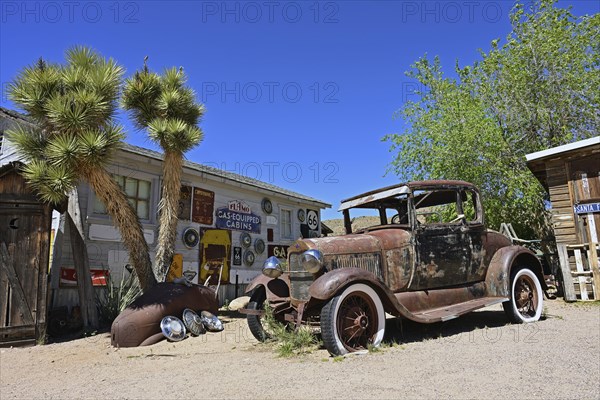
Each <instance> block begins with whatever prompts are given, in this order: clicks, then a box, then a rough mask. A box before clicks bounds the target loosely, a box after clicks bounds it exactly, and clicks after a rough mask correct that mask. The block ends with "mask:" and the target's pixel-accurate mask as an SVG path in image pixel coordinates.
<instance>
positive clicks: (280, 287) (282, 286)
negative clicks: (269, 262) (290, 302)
mask: <svg viewBox="0 0 600 400" xmlns="http://www.w3.org/2000/svg"><path fill="white" fill-rule="evenodd" d="M260 287H263V288H264V289H265V292H266V294H267V300H268V301H269V302H272V301H277V300H284V299H289V297H290V276H289V275H288V274H282V275H281V276H280V277H279V278H275V279H273V278H269V277H268V276H265V275H263V274H260V275H258V276H257V277H256V278H254V279H253V280H252V282H250V284H249V285H248V286H247V287H246V291H245V293H246V294H251V293H253V292H254V291H255V290H256V289H257V288H260Z"/></svg>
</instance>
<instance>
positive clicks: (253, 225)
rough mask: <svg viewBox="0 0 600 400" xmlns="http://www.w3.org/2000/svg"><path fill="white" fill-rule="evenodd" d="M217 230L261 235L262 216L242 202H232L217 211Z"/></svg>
mask: <svg viewBox="0 0 600 400" xmlns="http://www.w3.org/2000/svg"><path fill="white" fill-rule="evenodd" d="M216 225H217V228H220V229H232V230H236V231H246V232H253V233H260V216H258V215H256V214H254V213H253V212H252V210H251V209H250V206H248V205H247V204H246V203H244V202H243V201H241V200H233V201H230V202H229V204H228V205H227V207H220V208H218V209H217V222H216Z"/></svg>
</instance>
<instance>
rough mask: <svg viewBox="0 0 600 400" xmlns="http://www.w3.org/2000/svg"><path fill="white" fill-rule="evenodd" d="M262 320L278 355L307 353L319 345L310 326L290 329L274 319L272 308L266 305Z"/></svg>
mask: <svg viewBox="0 0 600 400" xmlns="http://www.w3.org/2000/svg"><path fill="white" fill-rule="evenodd" d="M263 321H264V326H265V330H266V331H267V332H268V333H269V336H270V338H271V340H272V341H273V342H274V343H275V344H276V346H275V348H276V351H277V354H278V355H279V357H292V356H295V355H302V354H309V353H311V352H312V351H313V350H315V349H317V348H319V347H320V346H321V342H320V340H318V339H317V337H316V335H315V334H314V333H313V331H312V330H311V329H310V328H308V327H306V326H301V327H299V328H298V329H295V330H293V329H290V326H289V325H288V324H283V323H281V322H279V321H278V320H277V319H275V317H274V316H273V309H272V308H271V307H269V306H268V305H265V318H264V320H263Z"/></svg>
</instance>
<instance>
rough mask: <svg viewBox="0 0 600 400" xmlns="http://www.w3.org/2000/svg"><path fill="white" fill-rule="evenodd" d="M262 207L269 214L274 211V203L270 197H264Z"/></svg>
mask: <svg viewBox="0 0 600 400" xmlns="http://www.w3.org/2000/svg"><path fill="white" fill-rule="evenodd" d="M261 207H262V209H263V211H264V212H265V213H267V214H271V213H272V212H273V203H271V200H269V199H263V201H262V203H261Z"/></svg>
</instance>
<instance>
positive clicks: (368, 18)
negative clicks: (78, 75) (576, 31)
mask: <svg viewBox="0 0 600 400" xmlns="http://www.w3.org/2000/svg"><path fill="white" fill-rule="evenodd" d="M558 4H559V6H567V5H572V6H573V12H574V14H575V15H583V14H594V13H598V12H600V2H599V1H592V0H561V1H559V3H558ZM512 6H513V2H512V1H487V0H478V1H469V0H465V1H462V0H459V1H337V2H334V1H319V2H317V1H267V0H260V1H229V2H223V1H172V2H167V1H81V0H80V1H49V2H44V1H36V2H24V1H3V2H0V19H1V25H0V46H1V47H0V81H1V82H2V88H3V92H4V89H5V88H6V84H7V83H8V82H10V81H11V80H12V79H13V78H14V77H15V76H16V74H17V73H18V71H19V70H20V69H21V68H22V67H23V66H25V65H27V64H30V63H32V62H34V61H35V60H37V59H38V58H39V57H40V56H42V57H44V58H45V59H48V60H51V61H55V62H61V61H63V59H64V51H65V50H66V49H67V48H69V47H70V46H73V45H77V44H81V45H86V46H91V47H93V48H95V49H96V50H97V51H99V52H100V53H101V54H102V55H104V56H105V57H113V58H115V59H116V60H117V61H119V62H120V63H121V64H122V65H123V66H124V67H125V68H126V69H127V75H129V74H132V73H133V72H134V71H135V70H136V69H138V68H140V67H141V66H142V65H143V59H144V56H146V55H147V56H149V63H148V65H149V66H150V68H152V69H154V70H159V71H160V70H162V69H163V68H166V67H170V66H177V67H179V66H183V67H184V69H185V71H186V73H187V74H188V76H189V78H190V80H189V84H190V85H191V86H192V87H193V88H194V89H195V90H196V92H197V94H198V99H199V100H200V101H202V102H203V103H204V104H205V107H206V110H207V111H206V115H205V117H204V120H203V122H202V125H201V126H202V128H203V130H204V132H205V139H204V141H203V143H202V144H201V145H200V146H199V147H197V148H196V149H194V150H192V151H190V152H189V153H188V154H187V158H188V159H190V160H192V161H194V162H198V163H204V164H208V165H211V166H214V167H218V168H222V169H227V170H229V171H232V172H237V173H241V174H244V175H247V176H250V177H253V178H258V179H261V180H264V181H267V182H270V183H273V184H276V185H279V186H282V187H285V188H287V189H290V190H294V191H297V192H300V193H303V194H307V195H310V196H313V197H316V198H318V199H321V200H324V201H326V202H328V203H331V204H332V205H333V208H332V209H329V210H325V211H324V213H323V219H329V218H337V217H338V216H339V215H338V213H337V211H336V210H337V207H338V205H339V202H340V200H342V199H344V198H347V197H349V196H352V195H355V194H358V193H361V192H364V191H367V190H371V189H374V188H377V187H380V186H384V185H389V184H393V183H395V182H397V179H396V178H395V177H394V176H391V175H389V176H385V177H384V174H385V171H386V167H387V165H388V164H389V163H390V161H391V160H392V154H390V153H389V151H388V149H389V143H385V142H381V138H382V137H383V136H384V135H386V134H388V133H394V132H400V131H401V130H402V129H403V123H402V121H401V120H397V119H394V118H393V114H394V112H395V111H396V110H397V109H399V108H400V107H401V106H402V104H403V103H404V102H405V101H406V100H409V99H411V98H412V99H414V97H412V96H414V95H411V91H412V90H414V89H415V83H414V82H413V81H412V80H410V79H408V78H407V77H406V76H405V75H404V72H405V71H407V70H408V69H409V68H410V65H411V64H412V63H413V62H414V61H416V60H417V59H418V58H419V57H421V56H423V55H425V54H428V55H429V56H431V57H433V56H435V55H439V56H440V58H441V61H442V65H443V66H444V68H445V70H446V71H447V72H448V73H450V74H451V73H452V71H453V68H454V65H455V62H456V60H458V61H459V62H460V64H461V65H465V64H471V63H472V62H473V61H475V60H477V59H478V57H479V56H478V54H479V53H478V51H479V49H483V50H484V51H487V50H488V49H489V44H490V42H491V41H492V40H493V39H496V38H501V39H503V38H505V37H506V35H507V34H508V32H509V31H510V24H509V21H508V14H509V11H510V9H511V8H512ZM1 104H2V106H4V107H8V108H14V106H13V105H12V104H11V103H10V102H9V101H8V100H7V99H6V96H5V95H4V94H3V96H2V101H1ZM120 118H121V123H123V124H124V125H125V126H126V127H127V131H128V136H127V142H129V143H132V144H135V145H139V146H143V147H147V148H152V149H155V150H157V148H156V146H155V145H154V144H153V143H152V142H150V141H149V140H148V139H147V138H146V137H145V134H144V133H143V132H139V131H135V130H134V129H133V128H132V127H131V124H130V122H129V121H128V120H127V117H126V115H124V114H122V115H121V116H120Z"/></svg>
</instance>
